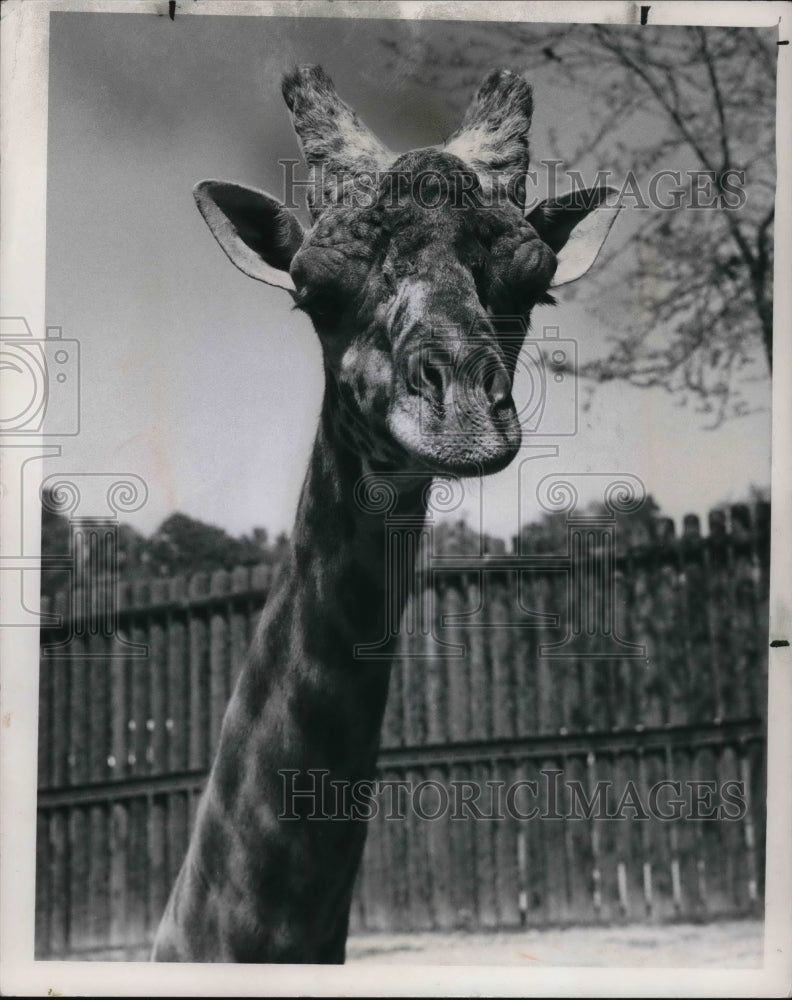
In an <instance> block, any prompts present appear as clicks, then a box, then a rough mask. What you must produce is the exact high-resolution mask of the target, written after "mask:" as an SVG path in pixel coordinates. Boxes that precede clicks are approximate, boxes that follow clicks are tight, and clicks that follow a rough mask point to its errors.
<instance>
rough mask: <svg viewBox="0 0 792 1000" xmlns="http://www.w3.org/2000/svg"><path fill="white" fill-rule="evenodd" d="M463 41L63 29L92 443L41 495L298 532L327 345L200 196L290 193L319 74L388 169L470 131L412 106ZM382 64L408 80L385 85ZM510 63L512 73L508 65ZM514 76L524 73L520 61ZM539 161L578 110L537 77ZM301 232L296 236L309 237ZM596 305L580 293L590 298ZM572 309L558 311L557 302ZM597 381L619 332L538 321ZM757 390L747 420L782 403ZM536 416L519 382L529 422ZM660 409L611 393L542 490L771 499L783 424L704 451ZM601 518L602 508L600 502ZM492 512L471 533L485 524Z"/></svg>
mask: <svg viewBox="0 0 792 1000" xmlns="http://www.w3.org/2000/svg"><path fill="white" fill-rule="evenodd" d="M466 31H467V28H466V26H465V25H459V24H449V23H442V22H425V21H424V22H411V23H410V22H398V21H373V20H357V21H349V20H341V19H314V18H308V17H305V18H296V19H285V18H254V17H239V18H237V17H234V18H231V17H222V18H219V17H218V18H216V17H178V16H177V18H176V20H175V22H171V21H170V20H169V19H168V18H166V17H152V16H149V15H128V14H125V15H108V14H77V13H57V14H53V15H52V31H51V62H50V123H49V177H48V232H47V307H46V308H47V323H48V324H50V325H58V326H62V327H63V334H64V336H65V337H75V338H77V339H79V341H80V343H81V351H82V388H83V405H82V430H81V433H80V435H79V436H78V437H77V438H74V439H71V440H69V439H64V441H63V458H62V459H59V460H58V462H57V465H55V464H53V465H51V466H50V471H59V472H64V471H76V472H89V471H90V472H118V473H123V472H131V473H136V474H137V475H140V476H142V477H143V478H144V479H145V480H146V482H147V483H148V486H149V500H148V503H147V505H146V506H145V507H144V508H143V509H142V510H141V511H140V512H139V514H138V515H136V519H135V520H134V521H133V523H135V524H136V526H137V527H139V528H140V529H141V530H143V531H150V530H152V529H153V528H154V527H155V526H156V525H157V524H158V523H159V522H160V521H161V520H162V519H163V518H164V517H165V516H167V515H168V514H169V513H171V512H172V511H174V510H181V511H184V512H186V513H188V514H190V515H192V516H194V517H198V518H201V519H203V520H206V521H209V522H211V523H214V524H218V525H221V526H222V527H224V528H226V529H228V530H229V531H231V532H232V533H238V532H242V531H248V530H250V529H251V528H252V527H253V526H254V525H263V526H265V527H267V528H268V529H269V530H270V531H275V532H276V531H279V530H283V529H286V530H288V529H289V528H290V527H291V523H292V519H293V513H294V508H295V504H296V501H297V496H298V493H299V488H300V485H301V482H302V477H303V474H304V469H305V464H306V461H307V457H308V452H309V449H310V445H311V442H312V440H313V435H314V429H315V423H316V418H317V415H318V411H319V406H320V401H321V388H322V378H321V365H320V352H319V346H318V342H317V341H316V338H315V335H314V333H313V332H312V330H311V327H310V325H309V323H308V321H307V319H306V318H305V317H304V316H303V315H301V314H298V313H294V312H292V310H291V299H290V297H289V295H288V294H287V293H286V292H283V291H281V290H279V289H275V288H270V287H268V286H265V285H263V284H261V283H259V282H256V281H253V280H251V279H249V278H247V277H246V276H244V275H243V274H242V273H241V272H239V271H237V270H236V269H235V268H234V267H233V266H232V265H231V264H230V263H229V261H228V260H227V259H226V258H225V256H224V255H223V253H222V252H221V251H220V249H219V247H218V246H217V244H216V243H215V242H214V240H213V239H212V237H211V235H210V233H209V231H208V230H207V229H206V227H205V224H204V223H203V221H202V220H201V218H200V216H199V214H198V212H197V210H196V208H195V205H194V202H193V199H192V195H191V190H192V187H193V185H194V184H195V183H196V182H197V181H199V180H201V179H203V178H207V177H218V178H223V179H228V180H237V181H241V182H244V183H248V184H251V185H254V186H257V187H261V188H264V189H266V190H269V191H271V192H272V193H273V194H276V195H280V193H281V192H282V188H283V184H282V176H281V169H280V167H279V166H278V160H279V159H281V158H284V157H286V158H296V157H297V156H298V148H297V143H296V139H295V138H294V135H293V133H292V130H291V125H290V122H289V116H288V113H287V111H286V107H285V105H284V104H283V101H282V98H281V96H280V76H281V74H282V72H283V71H284V70H285V69H286V68H289V67H290V66H292V65H293V64H294V63H296V62H320V63H322V64H323V65H324V66H325V68H326V69H327V70H328V71H329V73H330V75H331V76H332V77H333V78H334V80H335V82H336V86H337V88H338V90H339V92H340V93H341V95H342V96H343V97H345V98H346V99H347V100H348V101H349V102H350V103H352V104H353V105H354V106H355V107H356V108H357V110H358V111H359V112H360V114H361V115H362V117H363V118H364V119H365V120H366V122H367V123H368V124H369V125H370V126H371V127H372V128H373V129H374V130H375V131H377V132H378V133H379V134H380V136H381V138H382V139H383V140H384V141H385V142H386V143H387V144H388V145H389V146H391V148H393V149H395V150H399V151H400V150H403V149H406V148H410V147H413V146H423V145H429V144H433V143H436V142H439V141H441V140H442V138H443V137H444V136H445V135H448V134H449V133H450V132H451V131H452V130H453V128H454V127H455V125H456V122H455V121H454V120H451V119H450V118H449V115H448V111H447V102H446V101H444V95H443V92H442V88H435V89H434V90H428V89H425V88H421V87H419V86H417V85H415V84H414V82H412V78H411V69H410V67H411V66H415V65H417V64H419V63H420V60H421V58H422V53H423V52H424V49H423V47H422V45H423V41H424V40H425V39H426V38H427V37H429V35H430V34H431V37H432V38H433V40H434V42H435V44H446V43H447V42H449V41H451V40H453V41H454V42H455V43H456V44H459V42H460V41H464V38H465V32H466ZM383 40H385V43H388V42H393V41H394V40H395V41H398V43H399V45H400V46H401V48H402V50H403V51H404V52H405V53H406V58H405V59H402V60H401V62H399V61H398V60H396V61H395V63H394V62H391V64H390V65H388V64H386V63H384V61H383V52H384V51H385V48H384V47H383ZM507 56H508V57H507ZM503 65H507V66H511V67H512V68H516V69H523V68H524V67H522V66H519V65H515V60H514V56H513V52H512V53H504V59H503ZM534 83H535V92H536V109H535V115H534V129H533V136H534V137H533V143H532V148H533V150H534V155H535V156H539V157H541V156H542V155H543V154H544V155H547V154H548V153H549V150H548V149H546V148H545V149H543V146H545V145H546V142H545V139H546V136H547V129H548V127H549V126H550V125H554V126H555V127H556V128H559V127H560V125H559V122H564V123H566V127H568V128H574V127H575V121H576V119H578V118H579V115H580V114H581V113H582V111H581V107H582V105H581V103H580V102H581V101H584V100H585V95H579V96H578V97H577V98H576V99H575V100H571V99H570V97H569V95H557V94H554V92H553V91H551V90H549V89H546V88H545V87H543V85H542V75H541V67H539V68H538V69H537V72H536V75H535V76H534ZM303 220H305V216H303ZM583 280H584V281H585V279H583ZM563 295H564V293H563V290H560V292H559V298H560V299H561V300H563ZM549 324H552V325H556V326H558V327H559V328H560V335H561V336H562V337H566V338H571V339H575V340H576V341H578V343H579V345H580V353H581V356H582V357H584V358H585V357H591V356H594V355H595V354H596V353H597V347H599V349H600V353H601V352H602V348H603V345H604V342H605V337H606V334H607V331H606V330H604V329H602V328H601V327H599V326H598V325H597V324H596V323H595V322H594V321H593V319H592V317H591V316H590V315H589V314H588V313H587V311H586V309H585V294H583V293H582V291H581V293H580V294H579V295H578V297H577V300H576V302H575V304H574V305H570V304H567V305H563V304H562V305H561V306H559V307H556V308H555V309H550V308H546V307H545V308H542V309H539V310H536V312H535V314H534V325H535V326H536V327H537V329H538V330H541V328H542V326H543V325H549ZM768 392H769V389H768V387H767V386H766V385H760V386H758V387H757V389H756V395H755V399H754V402H755V403H759V404H761V403H765V404H767V403H768V402H769V399H768V397H767V394H768ZM527 393H528V383H527V380H525V379H523V380H520V381H518V384H517V386H516V397H517V400H518V406H519V405H520V403H521V402H524V401H525V399H526V397H527ZM702 425H703V418H700V417H695V416H694V415H693V414H692V413H691V412H690V410H689V409H680V408H678V407H676V406H674V405H673V400H672V399H671V398H670V397H669V396H667V395H666V394H664V393H662V392H659V391H658V392H653V391H652V392H650V391H646V390H643V391H639V390H636V389H627V388H625V387H623V386H610V387H608V388H607V389H603V390H601V391H599V392H598V394H597V395H596V397H595V399H594V402H593V404H592V406H591V408H590V410H589V411H588V412H586V413H582V414H581V418H580V433H579V434H578V435H577V436H576V437H573V438H570V439H563V440H560V439H559V445H560V453H559V456H558V458H557V459H539V460H537V461H535V462H532V463H531V464H530V468H531V470H534V469H535V471H536V478H538V477H539V474H540V473H541V474H542V475H544V474H546V473H549V472H570V471H572V472H586V471H589V472H590V471H594V472H629V473H632V474H634V475H637V476H639V477H640V478H641V479H642V480H643V481H644V482H645V484H646V486H647V489H648V490H649V491H650V492H651V493H652V494H653V495H654V496H655V498H656V499H657V501H658V502H659V503H660V505H661V507H662V508H663V510H664V512H665V513H667V514H669V515H670V516H672V517H674V518H676V519H677V520H679V519H680V518H681V517H682V515H683V514H685V513H687V512H689V511H694V512H697V513H700V514H702V515H705V514H706V512H707V510H708V509H709V508H710V507H711V506H712V505H713V504H716V503H719V502H721V501H724V500H730V499H731V500H738V499H742V498H744V497H745V495H746V493H747V491H748V488H749V486H750V484H752V483H753V484H757V485H766V484H767V483H769V478H770V469H769V441H770V432H769V412H765V413H760V414H755V415H752V416H749V417H746V418H742V419H741V420H739V421H736V422H730V423H727V424H726V425H724V426H723V427H722V428H721V429H719V430H717V431H707V430H704V429H702ZM519 468H520V463H519V462H516V463H515V464H514V466H513V467H512V468H511V469H509V470H507V471H506V472H504V473H501V474H500V475H498V476H496V477H492V478H490V479H489V480H487V483H486V489H485V496H484V500H483V503H484V523H485V527H486V529H487V530H488V531H490V532H491V533H494V534H511V533H512V532H513V531H514V530H515V528H516V526H517V524H518V522H519V520H526V519H529V518H531V517H532V516H534V515H535V513H536V511H537V505H536V503H535V501H534V499H533V493H532V489H533V481H532V479H531V477H530V476H528V477H527V478H526V476H525V470H524V473H523V477H524V482H523V483H522V489H521V490H520V491H519V494H520V496H521V499H520V500H519V501H518V479H519ZM592 495H593V494H592ZM479 500H480V494H479V491H478V490H477V489H473V490H471V499H470V502H469V504H468V506H467V509H468V511H469V513H470V514H471V515H473V519H474V520H475V519H476V517H475V513H474V512H475V509H476V504H477V503H478V502H479Z"/></svg>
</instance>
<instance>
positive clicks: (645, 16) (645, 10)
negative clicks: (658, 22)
mask: <svg viewBox="0 0 792 1000" xmlns="http://www.w3.org/2000/svg"><path fill="white" fill-rule="evenodd" d="M650 10H651V4H650V5H649V6H648V7H641V24H647V23H648V21H649V11H650Z"/></svg>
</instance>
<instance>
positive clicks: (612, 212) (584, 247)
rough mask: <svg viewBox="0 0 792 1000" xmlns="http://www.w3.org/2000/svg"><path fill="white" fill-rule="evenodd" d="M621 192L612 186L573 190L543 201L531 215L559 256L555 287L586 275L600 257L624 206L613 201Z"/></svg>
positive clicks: (537, 228) (534, 224)
mask: <svg viewBox="0 0 792 1000" xmlns="http://www.w3.org/2000/svg"><path fill="white" fill-rule="evenodd" d="M618 195H619V192H618V191H616V190H614V189H613V188H608V187H595V188H588V189H586V190H582V191H573V192H572V193H571V194H567V195H563V196H562V197H561V198H556V199H554V200H552V201H543V202H542V203H541V204H540V205H538V206H537V207H536V208H535V209H534V210H533V211H532V212H531V213H530V214H529V215H528V216H527V219H528V221H529V222H530V223H531V225H532V226H533V227H534V229H535V230H536V231H537V233H538V234H539V236H540V237H541V239H542V240H543V241H544V242H545V243H546V244H547V245H548V246H549V247H550V249H551V250H552V251H553V252H554V253H555V255H556V257H557V258H558V267H557V268H556V273H555V276H554V278H553V282H552V285H551V288H557V287H558V286H559V285H567V284H569V282H570V281H576V280H577V279H578V278H582V277H583V275H584V274H585V273H586V271H588V269H589V268H590V267H591V265H592V264H593V263H594V261H595V260H596V259H597V257H598V256H599V252H600V250H601V249H602V245H603V243H604V242H605V239H606V237H607V235H608V233H609V232H610V228H611V226H612V225H613V223H614V222H615V220H616V216H617V215H618V213H619V209H620V208H621V205H618V204H616V205H614V204H613V202H614V201H615V199H616V198H618ZM608 201H610V204H608Z"/></svg>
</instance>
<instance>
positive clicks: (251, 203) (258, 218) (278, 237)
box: [193, 181, 305, 292]
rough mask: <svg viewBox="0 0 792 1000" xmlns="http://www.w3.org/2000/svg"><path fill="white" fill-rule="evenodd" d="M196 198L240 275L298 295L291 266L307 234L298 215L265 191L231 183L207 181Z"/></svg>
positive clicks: (201, 186)
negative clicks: (295, 292) (242, 272)
mask: <svg viewBox="0 0 792 1000" xmlns="http://www.w3.org/2000/svg"><path fill="white" fill-rule="evenodd" d="M193 196H194V197H195V201H196V204H197V205H198V210H199V211H200V213H201V215H202V216H203V217H204V220H205V221H206V224H207V225H208V226H209V228H210V229H211V231H212V235H213V236H214V238H215V239H216V240H217V242H218V243H219V244H220V246H221V247H222V248H223V250H224V251H225V253H226V254H227V256H228V258H229V259H230V260H231V262H232V263H233V264H236V266H237V267H238V268H239V270H240V271H244V272H245V274H248V275H250V277H251V278H256V280H257V281H265V282H266V283H267V284H268V285H277V286H278V287H279V288H286V289H288V290H289V291H291V292H293V291H294V282H293V281H292V279H291V275H290V274H289V265H290V264H291V262H292V257H294V255H295V253H297V251H298V250H299V248H300V245H301V244H302V241H303V236H304V235H305V234H304V232H303V228H302V226H301V225H300V223H299V221H298V219H297V217H296V216H295V215H293V214H292V213H291V212H290V211H289V210H288V209H287V208H284V207H283V205H281V204H280V203H279V202H278V201H276V200H275V199H274V198H273V197H271V196H270V195H268V194H265V193H264V192H263V191H256V190H255V188H249V187H243V185H241V184H231V183H229V182H227V181H201V182H200V184H196V186H195V187H194V188H193Z"/></svg>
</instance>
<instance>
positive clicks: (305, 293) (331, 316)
mask: <svg viewBox="0 0 792 1000" xmlns="http://www.w3.org/2000/svg"><path fill="white" fill-rule="evenodd" d="M294 305H295V308H297V309H301V310H302V311H303V312H306V313H308V315H309V316H311V317H312V318H314V319H318V320H322V322H328V321H333V320H335V319H338V318H339V317H340V314H341V311H342V304H341V298H340V296H339V294H338V292H336V291H334V290H331V289H309V288H303V289H301V290H300V291H299V292H298V293H297V295H296V296H295V301H294Z"/></svg>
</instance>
